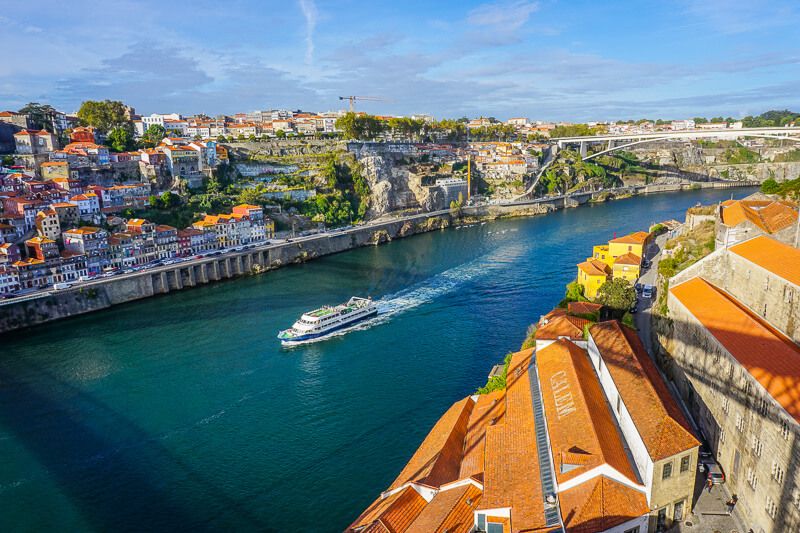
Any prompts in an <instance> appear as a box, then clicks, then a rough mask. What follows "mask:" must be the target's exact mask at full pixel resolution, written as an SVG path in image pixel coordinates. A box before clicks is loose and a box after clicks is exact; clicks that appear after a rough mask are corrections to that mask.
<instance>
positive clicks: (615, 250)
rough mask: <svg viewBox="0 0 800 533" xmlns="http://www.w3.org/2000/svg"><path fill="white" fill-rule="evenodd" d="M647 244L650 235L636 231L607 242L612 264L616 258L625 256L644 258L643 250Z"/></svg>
mask: <svg viewBox="0 0 800 533" xmlns="http://www.w3.org/2000/svg"><path fill="white" fill-rule="evenodd" d="M649 242H650V234H649V233H647V232H646V231H637V232H635V233H631V234H630V235H625V236H624V237H618V238H616V239H612V240H610V241H608V248H609V253H610V254H611V259H612V262H613V261H616V260H617V257H619V256H621V255H625V254H634V255H638V256H639V257H640V258H641V257H644V249H645V247H646V246H647V244H648V243H649Z"/></svg>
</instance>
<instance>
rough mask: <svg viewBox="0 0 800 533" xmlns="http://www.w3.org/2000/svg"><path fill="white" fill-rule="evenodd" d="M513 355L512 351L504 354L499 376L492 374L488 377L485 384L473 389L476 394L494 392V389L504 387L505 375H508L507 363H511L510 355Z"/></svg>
mask: <svg viewBox="0 0 800 533" xmlns="http://www.w3.org/2000/svg"><path fill="white" fill-rule="evenodd" d="M512 355H514V354H512V353H508V354H506V357H505V359H504V361H503V362H504V365H503V374H502V375H500V376H494V377H491V378H489V380H488V381H487V382H486V385H484V386H483V387H481V388H479V389H478V390H477V391H475V392H476V393H477V394H489V393H490V392H494V391H496V390H503V389H505V388H506V376H507V375H508V365H510V364H511V356H512Z"/></svg>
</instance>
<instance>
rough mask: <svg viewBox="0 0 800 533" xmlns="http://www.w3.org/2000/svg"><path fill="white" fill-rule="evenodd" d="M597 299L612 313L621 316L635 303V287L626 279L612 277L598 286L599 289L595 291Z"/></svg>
mask: <svg viewBox="0 0 800 533" xmlns="http://www.w3.org/2000/svg"><path fill="white" fill-rule="evenodd" d="M597 301H598V302H599V303H601V304H603V305H605V306H606V307H607V308H608V309H610V310H611V311H612V313H614V314H616V315H618V316H622V315H623V314H624V313H626V312H627V311H628V309H630V308H631V307H633V304H635V303H636V289H634V288H633V285H631V283H630V282H629V281H628V280H626V279H622V278H617V279H612V280H611V281H606V282H605V283H603V284H602V285H601V286H600V290H598V291H597Z"/></svg>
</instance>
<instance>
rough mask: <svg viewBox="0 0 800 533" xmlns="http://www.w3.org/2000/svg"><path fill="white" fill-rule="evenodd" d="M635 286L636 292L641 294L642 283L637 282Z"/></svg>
mask: <svg viewBox="0 0 800 533" xmlns="http://www.w3.org/2000/svg"><path fill="white" fill-rule="evenodd" d="M633 288H634V289H636V293H637V294H640V293H641V292H642V284H641V283H638V282H637V283H636V285H634V286H633Z"/></svg>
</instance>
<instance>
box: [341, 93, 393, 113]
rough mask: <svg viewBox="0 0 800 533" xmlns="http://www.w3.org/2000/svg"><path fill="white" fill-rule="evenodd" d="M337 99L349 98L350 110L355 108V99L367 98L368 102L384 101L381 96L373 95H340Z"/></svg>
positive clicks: (352, 110)
mask: <svg viewBox="0 0 800 533" xmlns="http://www.w3.org/2000/svg"><path fill="white" fill-rule="evenodd" d="M339 100H350V112H351V113H352V112H354V111H355V110H356V108H355V105H356V100H368V101H370V102H385V100H384V99H383V98H376V97H374V96H340V97H339Z"/></svg>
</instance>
